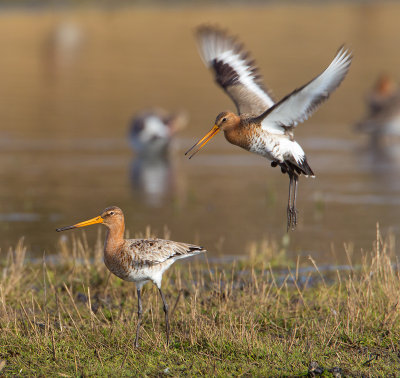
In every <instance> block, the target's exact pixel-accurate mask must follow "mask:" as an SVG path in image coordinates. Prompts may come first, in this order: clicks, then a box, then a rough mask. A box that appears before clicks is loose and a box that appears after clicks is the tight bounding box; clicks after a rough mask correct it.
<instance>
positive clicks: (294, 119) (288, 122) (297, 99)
mask: <svg viewBox="0 0 400 378" xmlns="http://www.w3.org/2000/svg"><path fill="white" fill-rule="evenodd" d="M351 60H352V54H351V53H350V52H349V51H348V50H347V49H345V48H344V47H341V48H340V49H339V51H338V52H337V54H336V56H335V58H334V59H333V61H332V62H331V64H330V65H329V66H328V68H327V69H326V70H325V71H324V72H322V73H321V74H320V75H319V76H317V77H316V78H315V79H313V80H312V81H310V82H309V83H307V84H306V85H304V86H302V87H301V88H298V89H296V90H294V91H293V92H292V93H290V94H289V95H287V96H286V97H284V98H283V99H282V100H281V101H279V102H278V103H276V104H275V105H274V106H273V107H271V108H270V109H268V110H267V111H266V112H265V113H264V114H262V115H261V116H260V117H258V118H257V119H258V121H260V122H261V126H262V128H263V129H264V130H266V131H268V132H270V133H273V134H284V133H285V131H286V130H288V129H292V128H294V127H296V126H297V125H298V124H299V123H300V122H304V121H305V120H306V119H308V118H309V117H310V116H311V115H312V114H313V113H314V112H315V110H316V109H317V108H318V106H319V105H320V104H321V103H322V102H324V101H325V100H327V99H328V97H329V95H330V94H331V93H332V92H333V91H334V90H335V89H336V88H337V87H338V86H339V85H340V83H341V82H342V81H343V79H344V78H345V76H346V74H347V72H348V70H349V68H350V64H351Z"/></svg>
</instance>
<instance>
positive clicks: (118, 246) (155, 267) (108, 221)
mask: <svg viewBox="0 0 400 378" xmlns="http://www.w3.org/2000/svg"><path fill="white" fill-rule="evenodd" d="M96 223H102V224H104V225H105V226H106V227H107V228H108V232H107V235H106V241H105V244H104V263H105V264H106V267H107V268H108V269H109V270H110V272H111V273H114V274H115V275H116V276H117V277H119V278H121V279H123V280H125V281H130V282H134V283H135V284H136V289H137V296H138V323H137V328H136V338H135V346H136V347H138V346H139V335H140V332H139V330H140V323H141V320H142V299H141V290H142V287H143V285H144V284H145V283H146V282H147V281H152V282H153V283H154V284H155V285H156V286H157V288H158V290H159V292H160V295H161V299H162V301H163V304H164V313H165V327H166V334H167V345H168V344H169V319H168V305H167V302H166V300H165V296H164V293H163V291H162V290H161V280H162V276H163V273H164V272H165V271H166V270H167V269H168V268H169V267H170V266H171V265H172V264H173V263H174V262H175V261H176V260H178V259H183V258H186V257H190V256H193V255H197V254H198V253H202V252H206V250H205V249H204V248H202V247H199V246H197V245H193V244H186V243H179V242H174V241H170V240H162V239H124V231H125V221H124V213H123V212H122V210H121V209H120V208H119V207H116V206H111V207H107V208H106V209H105V210H104V211H103V212H102V213H101V215H100V216H98V217H95V218H92V219H89V220H87V221H84V222H80V223H76V224H74V225H72V226H67V227H62V228H57V231H65V230H70V229H72V228H77V227H85V226H89V225H91V224H96Z"/></svg>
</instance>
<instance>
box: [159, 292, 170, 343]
mask: <svg viewBox="0 0 400 378" xmlns="http://www.w3.org/2000/svg"><path fill="white" fill-rule="evenodd" d="M158 290H159V291H160V295H161V299H162V301H163V304H164V313H165V330H166V333H167V345H169V319H168V305H167V302H166V300H165V297H164V293H163V292H162V290H161V287H159V288H158Z"/></svg>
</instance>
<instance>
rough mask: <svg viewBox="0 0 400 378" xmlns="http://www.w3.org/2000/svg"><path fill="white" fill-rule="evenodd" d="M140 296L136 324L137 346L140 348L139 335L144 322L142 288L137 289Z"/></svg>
mask: <svg viewBox="0 0 400 378" xmlns="http://www.w3.org/2000/svg"><path fill="white" fill-rule="evenodd" d="M137 297H138V312H137V314H138V321H137V326H136V338H135V348H139V336H140V323H141V322H142V310H143V309H142V298H141V296H140V289H137Z"/></svg>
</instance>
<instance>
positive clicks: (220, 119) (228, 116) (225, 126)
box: [185, 112, 240, 159]
mask: <svg viewBox="0 0 400 378" xmlns="http://www.w3.org/2000/svg"><path fill="white" fill-rule="evenodd" d="M239 123H240V117H239V116H237V115H236V114H234V113H232V112H222V113H219V114H218V115H217V118H216V119H215V123H214V127H213V128H212V129H211V130H210V131H209V132H208V133H207V134H206V135H205V136H204V137H203V138H201V139H200V140H199V141H198V142H197V143H196V144H195V145H194V146H193V147H191V148H190V149H189V150H188V151H186V153H185V155H187V154H188V153H189V152H190V151H192V150H193V149H194V148H195V150H194V152H192V154H191V155H190V156H189V159H191V158H192V157H193V156H194V155H195V154H196V153H197V152H199V151H200V150H201V149H202V148H203V147H204V146H205V145H206V144H207V143H208V142H209V141H210V140H211V139H212V138H213V137H214V136H215V135H216V134H217V133H218V132H219V131H221V130H222V131H227V130H229V129H232V128H234V127H236V126H238V125H239Z"/></svg>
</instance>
